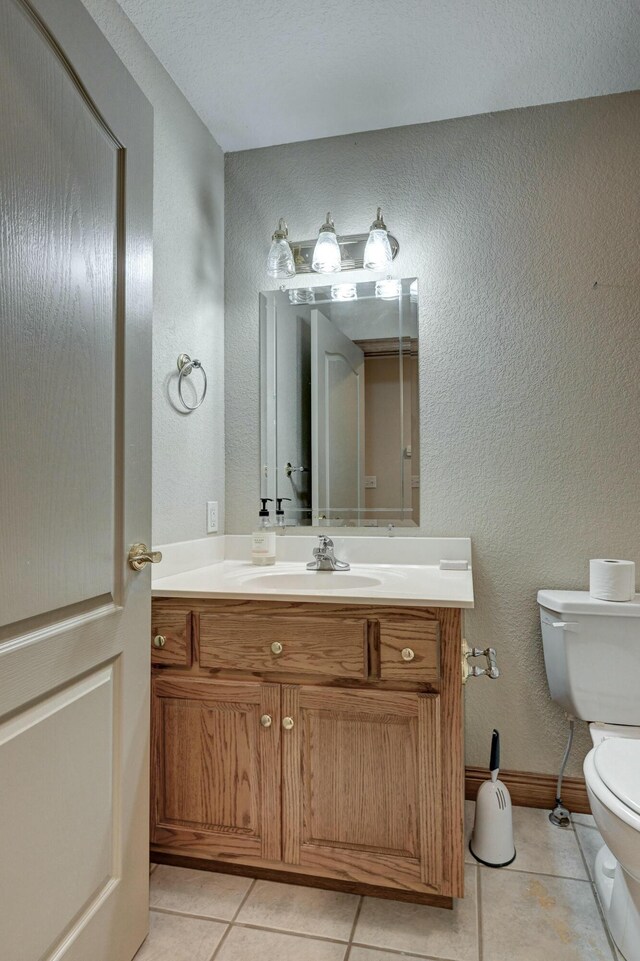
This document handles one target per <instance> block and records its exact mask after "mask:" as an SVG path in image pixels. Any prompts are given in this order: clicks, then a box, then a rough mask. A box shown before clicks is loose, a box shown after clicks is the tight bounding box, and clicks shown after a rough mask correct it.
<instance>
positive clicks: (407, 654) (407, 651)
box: [402, 647, 415, 661]
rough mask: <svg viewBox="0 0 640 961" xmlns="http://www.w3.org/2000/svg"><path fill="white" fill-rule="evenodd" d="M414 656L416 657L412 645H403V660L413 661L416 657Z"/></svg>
mask: <svg viewBox="0 0 640 961" xmlns="http://www.w3.org/2000/svg"><path fill="white" fill-rule="evenodd" d="M414 657H415V654H414V653H413V651H412V650H411V648H410V647H403V648H402V660H403V661H412V660H413V659H414Z"/></svg>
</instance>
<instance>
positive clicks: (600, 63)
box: [119, 0, 640, 151]
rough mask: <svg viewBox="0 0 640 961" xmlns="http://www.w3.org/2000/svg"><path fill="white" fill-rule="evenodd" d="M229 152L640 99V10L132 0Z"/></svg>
mask: <svg viewBox="0 0 640 961" xmlns="http://www.w3.org/2000/svg"><path fill="white" fill-rule="evenodd" d="M119 2H120V5H121V6H122V8H123V9H124V11H125V13H126V14H127V15H128V16H129V17H130V19H131V20H132V21H133V23H134V24H135V26H136V27H137V28H138V30H139V31H140V33H141V34H142V36H143V37H144V39H145V40H146V41H147V43H148V44H149V46H150V47H151V49H152V50H153V51H154V52H155V54H156V55H157V57H158V58H159V60H160V61H161V62H162V64H163V65H164V66H165V68H166V69H167V70H168V72H169V73H170V75H171V76H172V77H173V79H174V80H175V82H176V83H177V85H178V86H179V87H180V89H181V90H182V91H183V93H184V94H185V96H186V97H187V99H188V100H189V101H190V102H191V104H192V105H193V106H194V108H195V109H196V111H197V112H198V113H199V115H200V116H201V117H202V119H203V120H204V122H205V123H206V124H207V126H208V127H209V129H210V131H211V133H212V134H213V136H214V137H215V138H216V140H217V141H218V143H219V144H220V146H221V147H222V148H223V150H225V151H232V150H245V149H249V148H253V147H265V146H270V145H272V144H280V143H290V142H292V141H297V140H313V139H315V138H318V137H328V136H334V135H337V134H346V133H357V132H358V131H363V130H377V129H381V128H385V127H398V126H403V125H404V124H412V123H425V122H427V121H431V120H442V119H445V118H449V117H460V116H468V115H470V114H478V113H487V112H489V111H495V110H506V109H509V108H511V107H525V106H531V105H533V104H542V103H554V102H558V101H562V100H576V99H580V98H582V97H591V96H600V95H603V94H608V93H617V92H621V91H624V90H635V89H638V88H640V55H639V50H640V0H316V2H315V3H312V2H309V0H298V2H297V3H296V2H295V0H288V2H287V0H119Z"/></svg>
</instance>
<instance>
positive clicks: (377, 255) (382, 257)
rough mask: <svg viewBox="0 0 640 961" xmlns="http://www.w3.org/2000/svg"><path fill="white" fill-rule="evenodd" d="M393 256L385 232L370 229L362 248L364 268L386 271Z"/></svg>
mask: <svg viewBox="0 0 640 961" xmlns="http://www.w3.org/2000/svg"><path fill="white" fill-rule="evenodd" d="M392 260H393V255H392V253H391V244H390V243H389V235H388V233H387V231H386V230H382V229H379V228H372V229H371V231H370V232H369V239H368V240H367V245H366V247H365V248H364V266H365V267H366V268H367V270H386V269H387V267H388V266H389V264H390V263H391V261H392Z"/></svg>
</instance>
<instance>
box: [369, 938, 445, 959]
mask: <svg viewBox="0 0 640 961" xmlns="http://www.w3.org/2000/svg"><path fill="white" fill-rule="evenodd" d="M351 947H353V948H366V949H367V950H368V951H376V952H378V953H382V954H393V955H394V957H396V956H397V957H398V959H400V958H409V961H459V959H456V958H436V956H435V955H434V954H411V953H409V952H408V951H401V950H400V949H399V948H388V947H385V946H384V945H380V944H366V943H365V942H364V941H354V943H353V944H352V945H351Z"/></svg>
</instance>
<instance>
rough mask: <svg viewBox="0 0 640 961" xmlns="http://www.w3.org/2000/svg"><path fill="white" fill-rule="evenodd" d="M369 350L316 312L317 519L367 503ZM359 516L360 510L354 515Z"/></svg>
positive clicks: (314, 486)
mask: <svg viewBox="0 0 640 961" xmlns="http://www.w3.org/2000/svg"><path fill="white" fill-rule="evenodd" d="M364 416H365V414H364V352H363V351H362V350H361V348H360V347H358V346H357V345H356V344H354V343H353V341H352V340H350V339H349V338H348V337H347V336H346V335H345V334H343V333H342V331H341V330H340V329H339V328H338V327H336V325H335V324H333V323H332V322H331V321H330V320H329V318H328V317H325V315H324V314H323V313H321V311H319V310H315V309H314V310H312V311H311V443H312V458H311V459H312V464H313V476H312V495H313V516H314V523H317V518H318V515H319V514H320V515H326V516H327V517H334V518H335V517H336V516H341V515H342V516H344V514H345V513H346V512H348V511H351V512H353V511H357V510H359V509H361V508H363V507H364V427H365V424H364ZM355 516H356V518H359V514H356V515H355Z"/></svg>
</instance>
